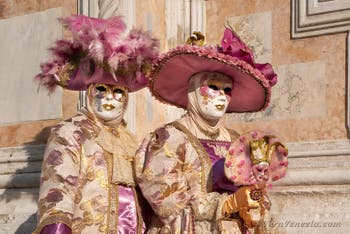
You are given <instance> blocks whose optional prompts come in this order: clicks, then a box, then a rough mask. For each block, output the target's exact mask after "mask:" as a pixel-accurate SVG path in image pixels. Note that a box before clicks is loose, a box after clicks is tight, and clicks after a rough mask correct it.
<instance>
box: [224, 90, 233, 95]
mask: <svg viewBox="0 0 350 234" xmlns="http://www.w3.org/2000/svg"><path fill="white" fill-rule="evenodd" d="M224 92H225V94H228V95H231V92H232V89H231V88H224Z"/></svg>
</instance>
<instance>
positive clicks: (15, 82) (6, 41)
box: [0, 8, 62, 124]
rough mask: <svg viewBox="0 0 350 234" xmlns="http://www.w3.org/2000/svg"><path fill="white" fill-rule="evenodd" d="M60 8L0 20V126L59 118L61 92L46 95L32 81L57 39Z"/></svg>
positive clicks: (44, 91)
mask: <svg viewBox="0 0 350 234" xmlns="http://www.w3.org/2000/svg"><path fill="white" fill-rule="evenodd" d="M61 11H62V9H61V8H52V9H49V10H46V11H42V12H37V13H33V14H28V15H23V16H16V17H12V18H8V19H3V20H0V33H1V43H0V51H1V54H2V56H0V64H1V65H0V66H1V69H0V70H1V73H0V87H1V92H0V109H1V110H2V111H1V115H0V124H8V123H18V122H23V121H34V120H44V119H56V118H61V117H62V107H61V106H62V105H61V91H60V88H58V90H57V92H55V93H54V94H52V95H51V96H50V97H49V96H48V92H47V91H46V90H45V89H44V88H43V89H41V90H38V85H37V84H35V83H34V82H33V78H34V77H35V75H36V74H37V73H39V68H40V67H39V65H40V63H41V62H43V61H46V60H47V58H48V56H49V54H48V50H47V48H48V47H49V46H50V45H52V43H53V42H54V41H55V40H56V39H58V38H61V37H62V36H61V34H62V29H61V27H60V26H59V25H58V22H57V18H58V17H60V16H62V12H61Z"/></svg>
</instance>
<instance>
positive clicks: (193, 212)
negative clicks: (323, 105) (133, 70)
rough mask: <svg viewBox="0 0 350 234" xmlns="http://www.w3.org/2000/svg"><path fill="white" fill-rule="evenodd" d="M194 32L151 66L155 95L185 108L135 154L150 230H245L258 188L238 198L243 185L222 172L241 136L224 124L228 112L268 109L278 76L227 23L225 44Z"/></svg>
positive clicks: (251, 188)
mask: <svg viewBox="0 0 350 234" xmlns="http://www.w3.org/2000/svg"><path fill="white" fill-rule="evenodd" d="M196 34H197V36H198V37H197V39H198V40H197V39H196V38H195V37H194V39H192V40H191V39H190V40H189V42H190V43H191V45H184V46H178V47H176V48H174V49H172V50H170V51H169V52H167V53H165V54H163V55H161V56H160V57H159V58H158V60H157V61H156V62H155V63H154V66H153V68H152V72H151V80H150V85H149V87H150V90H151V92H152V94H153V95H154V97H155V98H157V99H158V100H159V101H161V102H163V103H168V104H171V105H175V106H177V107H180V108H183V109H186V110H187V113H186V114H185V115H184V116H183V117H182V118H181V119H179V120H176V121H174V122H172V123H169V124H166V125H165V126H163V127H160V128H158V129H157V130H155V131H154V132H153V133H151V134H150V136H149V137H147V138H146V139H145V140H144V141H143V143H142V145H141V147H140V148H139V150H138V153H137V154H136V157H135V172H136V177H137V182H138V184H139V186H140V188H141V190H142V193H143V195H144V197H145V198H146V199H147V201H148V202H149V204H150V205H151V207H152V209H153V211H154V212H155V215H154V217H153V220H152V222H151V224H150V229H149V230H148V232H149V233H245V232H246V231H247V228H246V227H245V223H244V220H242V219H243V218H242V217H240V214H239V212H238V211H239V210H240V209H241V208H247V209H249V208H251V206H254V207H255V205H256V204H255V203H249V199H250V197H249V191H250V190H251V191H253V189H255V187H249V188H247V190H245V191H248V193H242V192H240V193H239V194H237V196H236V192H237V191H238V189H239V188H240V185H236V184H235V183H234V182H232V180H230V179H229V178H227V176H226V175H225V171H224V164H225V158H226V156H227V155H228V152H229V148H230V145H231V144H232V142H235V141H236V140H237V139H239V134H238V133H237V132H235V131H233V130H231V129H228V128H226V127H225V126H224V119H225V113H232V112H237V113H239V112H241V113H242V112H255V111H260V110H263V109H265V108H266V107H267V106H268V103H269V101H270V95H271V87H272V86H273V85H274V84H275V83H276V82H277V76H276V74H275V73H274V71H273V69H272V67H271V65H270V64H258V63H255V62H254V59H253V55H252V52H251V50H250V49H249V48H248V47H246V46H245V44H244V43H243V42H242V41H241V40H240V38H239V37H238V36H237V35H236V34H235V33H234V32H233V30H231V29H230V28H227V29H226V30H225V34H224V37H223V39H222V44H221V46H201V45H200V41H203V35H201V34H200V33H196ZM256 189H259V188H258V187H256ZM259 191H260V190H259ZM242 215H245V214H243V213H242Z"/></svg>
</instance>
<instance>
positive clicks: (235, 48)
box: [220, 28, 277, 86]
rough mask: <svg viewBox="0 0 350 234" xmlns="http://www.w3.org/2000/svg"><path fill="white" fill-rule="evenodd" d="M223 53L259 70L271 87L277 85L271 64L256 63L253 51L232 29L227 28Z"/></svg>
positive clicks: (223, 42)
mask: <svg viewBox="0 0 350 234" xmlns="http://www.w3.org/2000/svg"><path fill="white" fill-rule="evenodd" d="M220 49H221V50H222V51H221V52H222V53H224V54H226V55H230V56H233V57H236V58H238V59H241V60H243V61H245V62H247V63H249V64H250V65H251V66H253V67H254V68H256V69H258V70H259V71H260V72H261V73H262V74H263V75H264V76H265V77H266V78H267V79H268V80H269V83H270V85H271V86H274V85H275V84H276V83H277V75H276V73H275V72H274V70H273V68H272V66H271V64H269V63H264V64H260V63H255V62H254V56H253V52H252V51H251V49H249V48H248V47H247V46H246V45H245V44H244V42H243V41H242V40H241V39H240V38H239V37H238V36H237V35H236V34H235V32H234V31H233V30H231V29H230V28H226V29H225V32H224V37H223V38H222V40H221V48H220Z"/></svg>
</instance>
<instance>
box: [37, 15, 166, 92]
mask: <svg viewBox="0 0 350 234" xmlns="http://www.w3.org/2000/svg"><path fill="white" fill-rule="evenodd" d="M60 22H61V23H62V25H63V26H64V27H65V28H67V29H68V30H69V31H70V32H71V33H72V36H73V38H72V40H65V39H62V40H57V41H56V43H55V45H54V46H53V47H52V48H50V50H51V52H52V55H53V58H52V59H51V60H50V61H49V62H46V63H42V64H41V73H39V74H38V75H37V76H36V77H35V79H36V80H37V81H39V84H40V85H43V86H45V87H47V88H48V89H49V92H53V91H54V89H55V88H56V87H57V85H59V86H62V87H63V88H66V89H70V90H86V89H87V87H88V86H89V85H90V84H93V83H103V84H108V85H120V86H124V87H127V88H128V90H129V92H133V91H137V90H139V89H140V88H143V87H145V86H146V85H147V83H148V77H149V73H150V70H151V64H152V60H153V59H155V58H157V56H158V44H159V43H158V41H157V40H156V39H154V38H152V37H151V35H150V34H149V33H148V32H145V31H142V30H139V29H132V30H131V31H130V32H129V33H128V34H127V35H124V33H125V30H126V24H125V23H124V21H123V20H122V18H121V17H120V16H116V17H112V18H109V19H98V18H91V17H87V16H83V15H77V16H72V17H68V18H62V19H60Z"/></svg>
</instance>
